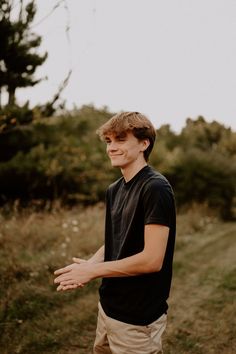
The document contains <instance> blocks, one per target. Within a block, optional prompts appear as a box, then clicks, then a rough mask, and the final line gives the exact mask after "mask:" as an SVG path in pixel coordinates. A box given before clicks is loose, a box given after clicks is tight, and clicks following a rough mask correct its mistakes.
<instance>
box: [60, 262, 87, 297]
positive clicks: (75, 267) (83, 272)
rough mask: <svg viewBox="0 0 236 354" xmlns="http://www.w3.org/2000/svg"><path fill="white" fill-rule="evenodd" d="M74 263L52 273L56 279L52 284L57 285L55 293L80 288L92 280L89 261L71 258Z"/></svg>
mask: <svg viewBox="0 0 236 354" xmlns="http://www.w3.org/2000/svg"><path fill="white" fill-rule="evenodd" d="M73 261H74V263H72V264H70V265H68V266H66V267H64V268H61V269H58V270H56V271H55V272H54V274H55V275H57V276H58V277H57V278H56V279H55V280H54V283H56V284H59V285H58V287H57V291H65V290H72V289H76V288H82V287H83V286H84V285H85V284H86V283H88V282H89V281H90V280H91V279H92V268H91V264H90V262H89V261H86V260H83V259H80V258H73Z"/></svg>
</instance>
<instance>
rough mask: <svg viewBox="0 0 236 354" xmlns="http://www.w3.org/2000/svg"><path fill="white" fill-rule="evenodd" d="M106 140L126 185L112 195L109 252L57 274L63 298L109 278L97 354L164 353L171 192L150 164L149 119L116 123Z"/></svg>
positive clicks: (103, 130)
mask: <svg viewBox="0 0 236 354" xmlns="http://www.w3.org/2000/svg"><path fill="white" fill-rule="evenodd" d="M98 134H99V135H100V137H101V138H102V139H103V140H104V141H105V142H106V144H107V154H108V156H109V158H110V160H111V164H112V166H114V167H119V168H120V169H121V172H122V175H123V176H122V177H121V178H120V179H118V180H117V181H116V182H115V183H113V184H112V185H110V187H109V188H108V190H107V194H106V225H105V245H104V246H102V247H101V248H100V249H99V250H98V251H97V252H96V253H95V254H94V256H93V257H92V258H90V259H89V260H88V261H84V260H80V259H78V258H74V259H73V260H74V263H73V264H71V265H69V266H67V267H65V268H62V269H59V270H57V271H56V272H55V274H56V275H57V278H56V279H55V283H57V284H59V285H58V288H57V290H62V291H65V290H69V289H75V288H77V287H83V286H84V284H86V283H88V282H89V281H91V280H92V279H95V278H102V284H101V287H100V289H99V293H100V302H99V313H98V323H97V331H96V339H95V344H94V353H96V354H98V353H104V354H105V353H106V354H107V353H113V354H155V353H162V342H161V336H162V334H163V331H164V330H165V327H166V320H167V315H166V313H167V308H168V305H167V302H166V301H167V298H168V296H169V291H170V285H171V277H172V260H173V252H174V243H175V203H174V196H173V191H172V189H171V186H170V184H169V183H168V181H167V180H166V178H165V177H163V176H162V175H161V174H160V173H158V172H156V171H154V170H153V169H152V168H151V167H150V166H149V165H148V164H147V161H148V157H149V154H150V152H151V151H152V148H153V145H154V141H155V135H156V133H155V129H154V127H153V125H152V123H151V122H150V121H149V120H148V119H147V118H146V117H145V116H144V115H143V114H141V113H138V112H125V113H121V114H117V115H115V116H114V117H112V118H111V119H110V120H109V121H108V122H107V123H105V124H104V125H103V126H101V127H100V129H99V130H98Z"/></svg>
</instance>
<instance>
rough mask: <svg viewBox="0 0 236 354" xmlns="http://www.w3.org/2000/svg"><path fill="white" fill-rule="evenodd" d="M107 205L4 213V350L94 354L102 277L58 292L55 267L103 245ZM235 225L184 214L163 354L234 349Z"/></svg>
mask: <svg viewBox="0 0 236 354" xmlns="http://www.w3.org/2000/svg"><path fill="white" fill-rule="evenodd" d="M103 218H104V207H103V205H97V206H95V207H90V208H87V209H80V208H74V209H72V210H62V209H60V208H58V209H55V210H54V211H53V212H51V213H48V212H43V213H33V212H29V211H25V212H24V213H21V214H18V213H17V212H15V213H11V214H10V215H8V216H3V215H2V216H1V214H0V269H1V272H0V352H1V353H2V354H15V353H22V354H28V353H29V354H34V353H35V354H37V353H43V354H47V353H58V354H66V353H67V354H73V353H79V354H89V353H91V348H92V344H93V340H94V335H95V326H96V315H97V300H98V297H97V288H98V286H99V281H94V282H91V283H90V284H88V285H87V286H86V287H84V288H83V289H79V290H76V291H74V292H70V293H57V292H56V291H55V286H54V284H53V271H54V270H55V269H57V268H58V267H61V266H63V265H65V264H68V263H70V262H71V258H72V257H73V256H79V257H85V258H87V257H89V255H90V254H92V253H93V252H94V251H95V250H96V249H97V248H98V247H99V246H100V245H101V244H102V242H103ZM235 234H236V223H222V222H221V221H219V220H218V219H216V218H215V217H213V216H211V215H209V213H207V212H206V210H204V208H202V209H199V208H195V209H191V210H189V211H187V212H186V213H185V214H182V215H178V236H177V244H176V252H175V262H174V278H173V287H172V292H171V297H170V300H169V304H170V309H169V316H168V318H169V323H168V329H167V331H166V334H165V337H164V349H165V354H233V353H236V306H235V298H236V264H235V259H236V238H235Z"/></svg>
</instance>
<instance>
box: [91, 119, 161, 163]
mask: <svg viewBox="0 0 236 354" xmlns="http://www.w3.org/2000/svg"><path fill="white" fill-rule="evenodd" d="M127 133H132V134H133V135H134V136H135V137H136V138H137V139H138V140H140V141H142V140H147V139H148V140H149V146H148V147H147V149H146V150H145V151H144V153H143V154H144V158H145V160H146V161H148V157H149V155H150V153H151V151H152V148H153V145H154V142H155V138H156V131H155V128H154V126H153V125H152V123H151V122H150V120H149V119H148V118H147V117H146V116H145V115H143V114H141V113H139V112H123V113H118V114H116V115H115V116H113V117H112V118H111V119H109V120H108V121H107V122H106V123H105V124H103V125H102V126H101V127H100V128H99V129H98V130H97V134H98V135H99V136H100V138H101V139H102V140H106V137H107V136H108V135H111V134H112V135H115V136H121V135H124V134H127Z"/></svg>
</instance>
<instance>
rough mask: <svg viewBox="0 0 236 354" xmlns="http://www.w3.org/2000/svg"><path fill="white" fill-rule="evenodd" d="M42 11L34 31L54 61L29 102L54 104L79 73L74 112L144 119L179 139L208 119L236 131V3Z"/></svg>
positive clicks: (159, 0) (213, 0) (185, 1)
mask: <svg viewBox="0 0 236 354" xmlns="http://www.w3.org/2000/svg"><path fill="white" fill-rule="evenodd" d="M36 3H37V5H38V12H37V16H36V18H35V23H34V27H33V28H32V29H33V30H34V31H35V32H36V33H38V34H40V35H42V36H43V42H42V45H41V49H40V51H41V52H43V50H47V51H48V55H49V56H48V59H47V61H46V62H45V64H44V65H43V66H42V67H41V68H40V69H38V71H37V76H38V77H44V76H47V77H48V80H47V81H44V82H42V83H41V84H39V85H37V86H35V87H34V88H33V89H32V88H30V89H24V90H19V91H18V93H17V97H18V98H19V100H20V101H21V102H24V101H25V100H27V99H29V100H30V102H31V103H32V104H36V103H43V102H45V101H46V100H48V99H50V97H52V96H53V94H54V93H55V92H56V90H57V88H58V86H59V84H60V83H61V82H62V81H63V79H64V78H65V77H66V75H67V73H68V71H69V70H70V69H72V76H71V79H70V81H69V84H68V86H67V88H66V89H65V91H64V92H63V95H62V97H63V98H64V99H66V101H67V107H68V108H71V107H73V105H74V104H75V105H76V106H78V107H80V106H82V105H83V104H91V103H92V104H94V105H95V107H98V108H100V107H103V106H107V107H108V108H109V110H110V111H112V112H118V111H121V110H135V111H140V112H143V113H146V114H147V115H148V116H149V118H150V119H151V120H152V121H153V123H154V124H155V126H156V127H157V128H158V127H159V126H161V125H162V124H170V125H171V127H172V128H173V129H174V130H175V131H179V130H180V129H181V128H182V127H183V126H184V124H185V120H186V118H187V117H190V118H196V117H197V116H199V115H203V116H204V117H205V118H206V119H207V121H212V120H217V121H219V122H221V123H223V124H225V126H228V127H231V128H233V129H234V130H236V70H235V66H236V1H235V0H67V1H56V0H51V1H45V0H37V1H36ZM57 3H60V5H59V6H58V8H57V9H56V10H55V11H54V12H53V13H52V14H51V15H50V16H48V17H46V16H47V15H48V14H49V13H50V12H51V10H52V9H53V7H54V6H55V5H56V4H57ZM45 17H46V18H45ZM68 26H69V30H68V31H66V28H67V27H68Z"/></svg>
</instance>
